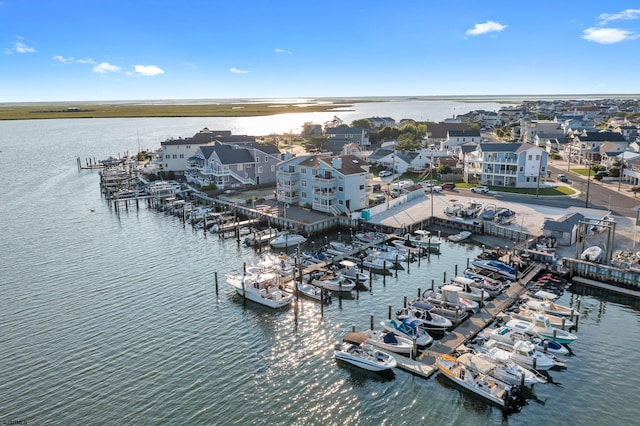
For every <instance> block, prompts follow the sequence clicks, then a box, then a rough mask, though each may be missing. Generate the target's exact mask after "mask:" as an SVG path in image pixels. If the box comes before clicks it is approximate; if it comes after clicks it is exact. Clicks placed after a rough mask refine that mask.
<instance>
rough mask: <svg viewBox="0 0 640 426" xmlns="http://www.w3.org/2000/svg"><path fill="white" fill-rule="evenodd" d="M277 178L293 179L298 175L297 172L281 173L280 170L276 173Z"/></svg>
mask: <svg viewBox="0 0 640 426" xmlns="http://www.w3.org/2000/svg"><path fill="white" fill-rule="evenodd" d="M276 174H277V175H278V176H281V177H283V178H293V177H297V176H299V175H300V173H299V172H296V171H293V172H282V171H280V170H278V172H277V173H276Z"/></svg>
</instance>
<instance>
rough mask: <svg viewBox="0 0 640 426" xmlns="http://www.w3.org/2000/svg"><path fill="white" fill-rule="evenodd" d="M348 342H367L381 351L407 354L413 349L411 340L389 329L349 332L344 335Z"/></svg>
mask: <svg viewBox="0 0 640 426" xmlns="http://www.w3.org/2000/svg"><path fill="white" fill-rule="evenodd" d="M344 341H345V342H349V343H356V344H362V343H368V344H370V345H373V346H375V347H377V348H379V349H382V350H383V351H389V352H394V353H398V354H404V355H409V354H411V352H412V351H413V341H412V340H411V339H408V338H406V337H403V336H400V335H398V334H395V333H393V332H391V331H379V330H366V331H362V332H359V333H349V334H347V335H346V336H345V337H344Z"/></svg>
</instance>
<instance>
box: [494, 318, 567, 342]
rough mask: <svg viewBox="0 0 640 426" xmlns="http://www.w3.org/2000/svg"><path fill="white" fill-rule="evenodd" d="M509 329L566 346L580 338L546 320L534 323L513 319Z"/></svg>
mask: <svg viewBox="0 0 640 426" xmlns="http://www.w3.org/2000/svg"><path fill="white" fill-rule="evenodd" d="M506 326H507V327H509V328H512V329H516V330H521V331H524V332H525V333H527V334H531V335H534V336H538V337H540V338H541V339H551V340H555V341H556V342H558V343H562V344H565V345H568V344H570V343H571V342H573V341H575V340H576V339H577V338H578V336H576V335H575V334H572V333H569V332H568V331H566V330H562V329H560V328H556V327H551V325H550V324H549V320H548V319H546V318H544V319H543V318H536V319H535V321H534V322H529V321H522V320H518V319H512V320H510V321H508V322H507V324H506Z"/></svg>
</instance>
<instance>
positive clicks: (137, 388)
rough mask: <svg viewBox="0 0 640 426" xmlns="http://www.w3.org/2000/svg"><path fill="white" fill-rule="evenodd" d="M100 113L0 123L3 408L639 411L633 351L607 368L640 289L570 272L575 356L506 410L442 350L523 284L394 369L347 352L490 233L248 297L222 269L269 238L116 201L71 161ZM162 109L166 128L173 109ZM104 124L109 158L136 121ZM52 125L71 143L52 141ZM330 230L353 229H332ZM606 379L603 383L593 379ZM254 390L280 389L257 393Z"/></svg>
mask: <svg viewBox="0 0 640 426" xmlns="http://www.w3.org/2000/svg"><path fill="white" fill-rule="evenodd" d="M96 121H98V120H89V121H87V122H84V123H82V122H77V123H76V122H74V123H73V127H71V128H69V126H68V125H64V126H62V125H61V126H58V125H57V124H56V123H54V122H46V123H44V122H35V123H28V127H27V126H26V125H25V124H24V123H17V122H16V123H3V126H4V127H3V132H2V133H1V134H0V138H2V140H3V143H4V145H3V152H2V156H0V158H1V159H2V160H0V161H2V168H1V170H2V172H0V173H3V175H4V174H5V173H6V175H4V176H5V177H6V178H7V179H9V176H14V177H15V183H14V184H13V185H12V186H11V187H10V188H8V190H7V191H5V192H4V193H3V194H2V195H1V197H2V203H0V210H1V211H2V213H3V215H4V217H11V224H12V226H10V227H8V229H7V230H6V235H5V238H4V239H3V241H2V243H1V244H2V247H3V249H4V252H5V253H6V256H7V257H6V261H5V262H3V264H2V266H0V268H1V269H2V274H1V276H2V277H3V278H2V281H3V283H2V284H3V285H2V300H3V309H4V315H3V319H2V330H3V336H4V337H3V345H2V347H1V348H0V360H1V363H2V367H3V371H5V375H4V377H3V378H4V381H3V385H2V388H1V389H2V392H1V393H0V406H1V407H3V410H5V411H3V418H6V419H8V420H10V419H24V420H25V421H27V422H30V423H34V424H38V423H56V422H59V421H60V419H64V421H65V423H72V424H78V423H87V422H90V421H91V419H95V418H96V417H97V416H99V417H100V418H101V419H102V421H104V422H105V423H109V424H111V423H118V422H120V423H121V422H153V423H164V422H177V423H192V424H212V423H216V421H218V420H219V419H223V418H224V419H226V420H227V421H228V422H230V423H258V424H318V423H322V424H345V423H360V424H379V423H380V422H381V414H380V413H381V411H384V412H385V414H384V417H385V418H386V419H392V418H393V419H397V418H402V422H406V423H412V424H420V423H430V422H434V423H437V422H438V421H437V420H439V421H444V420H443V419H453V420H452V421H457V422H460V423H482V424H488V423H492V424H495V423H503V422H505V421H508V423H509V424H532V423H544V422H565V423H570V424H594V422H593V419H594V413H598V415H599V416H608V417H609V418H611V419H612V421H613V422H615V423H618V424H633V422H634V421H635V412H634V410H633V409H632V408H630V407H629V406H628V404H627V400H628V395H629V394H630V393H632V392H633V389H635V388H637V386H638V385H640V375H638V374H637V373H634V372H633V371H629V370H628V369H622V368H620V369H611V370H610V371H606V374H605V375H604V376H603V375H601V374H597V375H595V374H594V371H599V370H601V369H602V363H603V362H606V361H607V360H611V356H610V354H611V348H613V347H615V348H616V362H617V363H620V365H628V364H630V363H632V362H634V360H635V357H636V348H635V346H633V344H632V343H630V342H635V341H637V339H638V338H639V337H640V336H639V334H638V333H639V330H638V329H637V327H635V326H630V325H633V324H636V323H637V318H638V306H637V303H636V302H635V299H633V298H631V299H630V298H624V297H622V296H617V295H614V296H612V295H611V294H609V293H604V294H601V293H595V292H593V291H592V290H591V289H590V288H589V287H584V286H582V285H579V284H576V283H574V284H573V285H572V286H571V287H570V288H569V289H568V290H567V291H566V292H565V293H564V294H563V295H562V296H561V297H560V298H559V299H558V300H557V303H560V304H564V305H572V306H574V307H575V308H576V309H577V310H579V311H580V320H579V326H578V331H577V335H578V336H579V339H578V340H577V341H576V342H574V343H572V344H571V354H570V355H569V356H568V367H567V368H566V369H563V370H551V371H550V372H549V376H550V380H549V383H546V384H539V385H538V384H536V385H534V388H533V389H532V390H531V391H530V393H529V394H528V395H527V405H526V406H524V407H523V408H522V409H521V410H520V411H518V412H516V413H513V414H509V415H508V417H506V420H505V415H504V414H503V412H502V410H501V409H500V408H499V407H494V406H492V405H488V404H486V403H485V402H484V401H482V400H481V399H478V398H476V397H475V395H474V394H472V393H468V392H464V391H461V390H460V389H458V388H456V387H453V385H452V384H451V383H450V382H449V381H447V380H445V379H444V378H442V376H441V375H440V374H439V373H434V372H433V365H435V359H436V357H437V356H439V355H440V354H444V353H448V352H449V351H451V350H453V349H455V348H458V347H460V345H461V344H462V343H464V342H465V341H469V340H472V339H473V337H474V336H476V335H477V333H478V332H479V331H480V330H482V329H483V328H484V327H485V325H487V324H490V323H491V322H492V321H493V318H494V315H495V314H497V313H498V312H502V311H504V310H506V308H507V306H510V305H511V304H512V302H513V301H514V300H515V298H516V297H517V295H518V294H519V293H518V288H517V286H513V285H512V286H511V287H510V288H509V289H508V290H507V291H506V293H503V295H502V296H498V297H496V298H495V299H494V300H493V301H491V302H489V303H487V305H486V308H484V309H481V310H480V312H477V313H474V314H473V315H471V316H470V318H469V319H468V320H466V321H464V322H463V323H462V324H461V325H460V326H458V327H457V328H456V329H455V331H454V332H451V333H449V334H448V335H446V336H445V337H443V338H442V339H440V340H439V341H438V342H437V344H435V345H433V346H431V347H429V348H428V351H427V352H426V354H424V355H423V356H422V358H421V359H418V360H410V359H409V358H402V363H403V366H402V368H394V369H393V370H392V371H391V375H390V376H389V375H378V373H372V372H364V371H360V370H361V369H358V368H356V367H351V366H344V365H338V364H336V362H335V359H334V353H333V348H334V346H335V343H337V342H338V341H340V340H342V338H343V337H344V336H345V335H346V334H347V333H349V332H350V331H351V330H352V329H353V328H354V327H355V329H356V330H365V329H367V328H369V326H370V324H369V323H370V318H371V316H372V315H373V316H374V323H375V324H377V323H379V321H381V320H383V319H385V318H387V317H388V313H389V307H390V306H391V307H392V311H395V309H397V308H400V307H402V306H403V304H404V303H403V299H404V298H405V297H406V298H407V300H412V299H413V298H415V296H416V295H417V294H419V293H421V292H423V291H424V290H426V289H428V288H430V286H431V283H432V282H433V281H435V284H436V287H438V286H440V285H441V284H442V283H443V282H444V281H449V280H450V279H452V278H454V276H455V275H456V269H457V272H458V273H462V272H463V271H464V270H465V267H466V261H467V259H474V258H476V257H477V256H478V255H481V254H482V252H483V251H484V250H483V248H482V247H481V245H479V244H478V243H477V242H476V243H465V244H458V243H452V242H448V241H445V242H444V243H443V244H442V249H441V251H440V254H434V253H431V255H430V256H428V257H424V256H423V257H421V258H420V263H417V262H412V263H410V264H409V268H408V269H407V268H405V269H403V270H397V271H396V270H394V271H393V273H391V274H389V275H378V274H372V277H373V280H372V282H371V284H370V285H369V286H368V287H367V289H366V290H358V291H357V292H354V294H353V296H352V297H351V298H347V297H344V298H334V300H333V301H332V302H331V303H330V304H327V305H325V306H322V305H320V304H319V303H317V302H316V301H314V300H306V299H302V298H300V299H298V300H297V301H294V302H293V303H292V304H291V306H290V307H289V308H284V309H281V310H272V309H269V308H266V307H265V308H262V307H260V306H258V305H255V304H252V303H247V304H246V305H245V304H243V301H242V298H241V297H240V296H239V295H238V294H237V293H236V291H235V290H234V289H233V288H232V287H230V286H227V285H224V284H223V283H222V279H221V278H222V277H223V276H225V274H227V273H230V274H236V273H238V272H239V271H241V270H242V267H243V263H247V264H257V263H259V262H260V261H261V260H262V259H263V258H264V256H265V254H266V253H268V252H269V251H268V250H265V251H264V252H258V251H256V250H255V249H254V248H253V247H248V246H245V245H244V244H242V243H240V244H238V241H237V240H236V239H235V238H229V239H222V238H218V237H217V236H215V235H212V234H211V233H205V232H203V231H202V230H200V229H196V228H194V227H192V226H191V225H190V224H189V223H187V222H183V221H182V220H181V219H180V218H179V217H177V216H174V215H168V214H164V213H163V212H158V211H156V210H155V209H152V208H147V206H146V205H145V203H146V202H147V201H146V200H145V201H144V202H141V203H140V206H139V208H135V207H134V204H132V202H129V209H128V210H127V208H126V207H125V204H124V203H123V202H120V206H121V207H122V208H121V209H119V212H118V213H117V214H116V213H115V212H114V208H113V206H110V205H109V202H108V201H107V200H105V199H104V198H103V197H102V196H101V194H100V191H99V175H98V171H97V170H82V171H80V172H78V170H77V169H76V167H75V165H74V164H73V159H74V158H75V156H76V155H77V152H76V150H77V147H76V144H77V143H80V141H82V140H86V136H87V135H92V137H94V136H95V135H96V134H101V133H102V132H101V131H102V130H104V127H103V126H104V124H101V123H96ZM117 121H118V122H119V126H109V127H110V128H117V127H122V128H123V130H122V131H125V129H124V128H126V126H127V123H126V120H117ZM148 122H149V123H152V124H153V126H151V125H149V127H150V128H151V127H153V128H154V129H156V130H155V131H158V130H157V129H158V128H159V123H162V120H148ZM32 126H35V127H34V128H33V129H32V130H30V128H31V127H32ZM131 126H132V125H131V124H129V128H128V132H129V133H132V134H133V135H134V140H135V133H136V132H135V128H134V129H133V130H132V127H131ZM135 126H136V127H137V126H140V122H137V123H136V124H135ZM189 126H192V124H189ZM160 127H161V126H160ZM185 127H187V126H185ZM99 130H100V131H99ZM150 131H151V129H150ZM30 132H33V133H30ZM105 133H106V134H105V138H108V140H101V139H100V138H96V139H95V140H96V142H95V144H96V146H93V145H92V146H90V147H87V151H91V152H92V153H94V152H98V151H99V148H97V147H98V146H100V145H99V144H104V145H105V148H104V153H102V155H101V156H99V157H98V158H107V157H108V155H110V153H111V152H112V151H113V150H116V149H119V150H120V151H121V152H123V151H125V148H126V146H124V147H113V146H112V145H109V141H111V140H126V138H121V137H122V135H114V134H108V132H105ZM141 133H142V132H141ZM23 135H30V136H29V137H25V136H23ZM41 135H47V137H49V138H54V139H57V140H64V141H67V142H65V143H66V144H67V145H65V144H62V146H60V145H55V144H52V143H51V142H50V141H48V142H47V141H46V140H45V141H43V140H41V139H39V138H40V137H44V136H41ZM64 136H66V137H64ZM12 141H15V142H12ZM25 141H29V143H26V142H25ZM18 142H20V143H18ZM43 142H47V143H43ZM134 143H135V142H134ZM22 144H24V145H25V146H22ZM29 144H32V145H29ZM36 145H37V146H39V147H40V149H43V150H44V152H43V156H42V157H44V158H47V160H46V162H43V160H42V159H36V160H35V161H34V163H33V164H30V167H33V169H27V170H26V171H25V170H24V169H23V168H22V166H24V163H23V162H20V161H17V159H18V158H24V156H26V155H27V153H28V152H29V151H30V150H34V149H35V146H36ZM98 154H100V153H97V154H96V155H98ZM69 159H71V160H69ZM43 171H44V173H45V176H44V177H43V175H42V173H43ZM27 193H28V194H30V195H29V197H28V198H25V197H24V194H27ZM36 199H37V200H39V203H35V202H34V200H36ZM61 200H65V202H64V203H62V202H61ZM16 211H20V212H21V214H20V215H19V217H16V214H15V212H16ZM474 234H475V232H474ZM328 235H330V236H331V239H340V238H339V237H338V235H337V234H336V233H335V231H334V232H333V233H331V234H328ZM345 235H346V232H345V231H343V234H342V240H345ZM436 235H437V233H436ZM474 236H475V235H474ZM314 240H315V241H308V242H306V243H305V244H307V246H305V247H304V248H305V249H312V248H313V247H314V245H315V247H316V248H318V246H319V245H320V239H319V238H318V237H315V238H314ZM487 241H490V240H487ZM493 246H495V244H494V245H492V248H493ZM488 247H489V246H488V242H487V251H488ZM405 266H406V265H405ZM216 274H217V276H218V277H219V278H220V286H219V288H218V291H216V280H215V277H216ZM445 274H446V276H447V278H448V279H445V278H444V277H445ZM526 275H528V274H527V273H526V272H523V277H525V276H526ZM578 301H579V302H580V303H578ZM429 357H433V358H434V362H433V363H431V362H430V358H429ZM398 358H400V357H398ZM409 370H412V371H413V372H409ZM424 375H427V376H430V377H429V378H428V379H425V378H424V377H422V376H424ZM603 380H605V381H606V384H607V392H603V393H594V392H592V389H593V388H594V387H597V386H601V385H602V381H603ZM220 389H231V390H232V392H225V393H224V394H221V393H220V391H219V390H220ZM256 393H259V394H264V395H266V396H265V397H264V398H256V397H255V395H256ZM238 401H240V402H242V404H238ZM585 407H588V408H585ZM258 416H261V417H258ZM434 419H435V420H434ZM389 421H390V420H389Z"/></svg>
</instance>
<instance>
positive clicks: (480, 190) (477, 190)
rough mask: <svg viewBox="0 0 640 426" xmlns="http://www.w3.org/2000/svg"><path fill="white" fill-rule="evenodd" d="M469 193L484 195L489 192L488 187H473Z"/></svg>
mask: <svg viewBox="0 0 640 426" xmlns="http://www.w3.org/2000/svg"><path fill="white" fill-rule="evenodd" d="M471 192H475V193H476V194H486V193H487V192H489V187H488V186H474V187H473V188H471Z"/></svg>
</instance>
